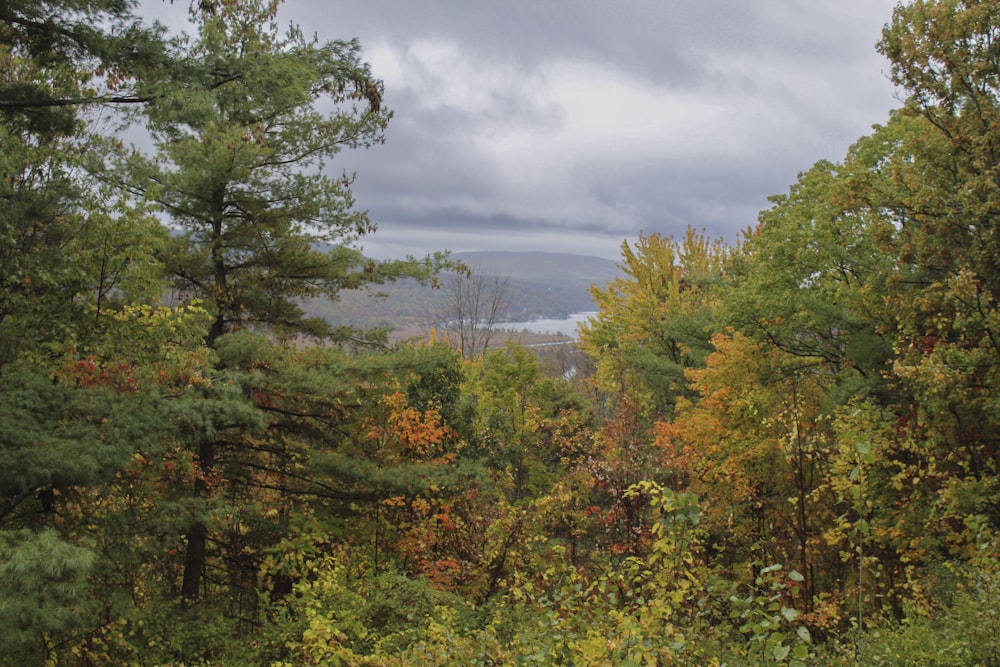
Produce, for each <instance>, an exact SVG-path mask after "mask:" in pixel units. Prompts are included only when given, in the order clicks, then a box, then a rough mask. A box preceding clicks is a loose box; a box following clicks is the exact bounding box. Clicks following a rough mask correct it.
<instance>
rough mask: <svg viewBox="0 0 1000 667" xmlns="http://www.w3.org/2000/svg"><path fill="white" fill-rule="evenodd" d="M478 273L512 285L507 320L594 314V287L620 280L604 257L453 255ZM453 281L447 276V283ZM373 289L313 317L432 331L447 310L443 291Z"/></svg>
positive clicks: (316, 304) (317, 305) (322, 305)
mask: <svg viewBox="0 0 1000 667" xmlns="http://www.w3.org/2000/svg"><path fill="white" fill-rule="evenodd" d="M452 257H453V258H455V259H458V260H460V261H462V262H463V263H465V264H466V265H467V266H468V267H469V268H470V269H471V270H472V271H473V273H476V274H480V275H486V276H499V277H502V278H507V280H508V295H507V301H508V303H509V304H510V308H509V311H508V314H507V317H506V318H505V319H506V320H507V321H525V320H533V319H538V318H560V317H566V316H567V315H569V314H571V313H579V312H585V311H588V310H594V308H595V306H594V303H593V301H592V300H591V296H590V292H589V289H590V286H591V285H593V284H597V285H604V284H606V283H607V282H608V281H610V280H613V279H614V278H616V277H617V276H619V275H620V270H619V268H618V265H617V264H616V263H615V262H612V261H610V260H607V259H602V258H600V257H588V256H583V255H570V254H564V253H550V252H463V253H456V254H454V255H452ZM447 279H448V276H443V280H447ZM379 291H381V292H384V294H385V296H383V297H376V296H374V295H373V294H372V292H371V291H369V290H350V291H347V292H344V293H342V294H341V298H340V300H339V301H337V302H330V301H321V300H316V301H313V302H310V303H309V304H307V305H306V310H307V312H308V313H309V314H310V315H313V316H317V317H322V318H324V319H326V320H327V321H329V322H331V323H333V324H346V325H351V326H356V327H362V328H372V327H386V328H390V329H394V328H401V327H407V326H414V325H416V326H426V325H428V324H431V323H433V322H434V320H435V318H436V316H437V315H439V314H440V313H441V312H443V310H444V303H443V297H442V294H441V291H440V290H434V289H431V288H428V287H422V286H420V285H418V284H417V283H416V282H414V281H412V280H404V281H401V282H399V283H396V284H394V285H385V286H383V287H381V288H379Z"/></svg>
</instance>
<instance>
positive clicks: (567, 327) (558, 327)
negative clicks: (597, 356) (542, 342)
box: [496, 311, 597, 339]
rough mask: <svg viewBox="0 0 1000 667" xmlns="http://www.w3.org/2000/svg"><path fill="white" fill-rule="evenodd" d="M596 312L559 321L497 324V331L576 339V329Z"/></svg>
mask: <svg viewBox="0 0 1000 667" xmlns="http://www.w3.org/2000/svg"><path fill="white" fill-rule="evenodd" d="M596 314H597V312H596V311H591V312H586V313H573V314H571V315H570V316H569V317H564V318H559V319H541V320H532V321H531V322H498V323H497V325H496V328H497V329H503V330H506V331H531V332H533V333H540V334H562V335H563V336H569V337H570V338H574V339H575V338H576V337H577V332H576V329H577V327H578V326H579V325H580V324H582V323H583V322H586V321H587V320H589V319H590V318H591V317H593V316H594V315H596Z"/></svg>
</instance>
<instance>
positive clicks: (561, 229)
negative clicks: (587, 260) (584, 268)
mask: <svg viewBox="0 0 1000 667" xmlns="http://www.w3.org/2000/svg"><path fill="white" fill-rule="evenodd" d="M894 4H895V0H506V1H504V2H497V1H495V0H287V1H286V3H285V5H284V6H283V8H282V16H283V18H284V19H285V20H288V21H295V22H297V23H299V24H301V25H302V27H303V28H304V29H305V31H306V32H307V33H310V32H316V33H317V34H318V36H319V37H320V39H321V40H333V39H343V38H352V37H356V38H358V39H359V40H360V42H361V45H362V49H363V55H364V57H365V59H366V60H367V61H368V62H370V63H371V66H372V69H373V71H374V73H375V75H376V76H377V77H378V78H381V79H382V80H383V81H384V83H385V88H386V95H385V101H386V104H387V106H389V107H390V108H391V109H392V110H393V111H394V112H395V117H394V119H393V120H392V122H391V123H390V126H389V129H388V132H387V141H386V144H385V145H383V146H379V147H376V148H374V149H370V150H368V151H364V152H358V153H345V154H343V155H342V159H341V160H340V161H339V163H338V164H336V165H333V166H334V168H336V169H337V170H338V172H339V170H340V169H347V170H348V171H356V172H357V176H358V178H357V182H356V185H355V194H356V196H357V201H358V206H359V207H360V208H363V209H367V210H368V211H369V212H370V214H371V216H372V218H373V219H374V220H375V221H376V222H377V223H378V225H379V231H378V232H377V233H376V234H375V235H374V236H373V237H370V238H368V239H366V240H365V241H364V243H363V245H364V247H365V249H366V251H367V252H368V253H369V254H371V255H373V256H376V257H379V258H388V257H401V256H403V255H406V254H423V253H424V252H429V251H432V250H439V249H448V250H453V251H466V250H529V249H535V250H546V251H556V252H572V253H579V254H587V255H595V256H599V257H606V258H609V259H618V258H620V245H621V243H622V242H623V241H625V240H629V241H632V240H635V239H636V238H637V237H638V235H639V233H640V232H646V233H650V232H660V233H663V234H674V235H679V234H681V233H683V231H684V229H685V228H686V227H687V226H688V225H691V226H694V227H696V228H698V229H705V230H707V231H708V232H709V233H710V234H711V235H712V236H715V237H722V238H724V239H726V240H727V241H734V240H735V239H736V238H737V236H738V233H739V231H740V230H743V229H745V228H747V227H748V226H752V225H753V224H755V222H756V218H757V213H758V212H759V211H760V210H762V209H764V208H766V207H767V206H768V202H767V197H768V196H769V195H772V194H776V193H783V192H786V191H787V190H788V188H789V186H790V185H791V184H792V183H793V182H794V181H795V178H796V175H797V174H798V173H799V172H800V171H804V170H806V169H808V168H809V167H810V166H811V165H812V164H813V163H814V162H816V161H817V160H819V159H830V160H834V161H839V160H840V159H841V158H842V157H843V156H844V154H845V153H846V151H847V148H848V147H849V146H850V145H851V144H852V143H853V142H854V141H855V140H856V139H858V138H859V137H861V136H863V135H865V134H868V133H869V132H870V129H871V126H872V124H874V123H883V122H885V120H886V119H887V117H888V112H889V110H890V109H893V108H896V107H899V106H900V105H901V102H900V101H899V96H898V92H897V91H895V90H894V89H893V87H892V85H891V83H890V82H889V81H888V78H887V75H886V74H887V71H888V64H887V63H886V61H885V60H884V59H883V58H882V57H881V56H880V55H879V54H878V53H877V52H876V50H875V46H874V45H875V43H876V42H877V41H878V39H879V37H880V32H881V28H882V26H883V25H884V24H885V23H886V22H887V21H888V20H889V18H890V16H891V14H892V8H893V6H894ZM145 6H146V7H147V11H148V12H149V14H150V16H155V17H157V18H160V19H161V20H166V22H168V23H170V24H174V25H177V22H178V21H179V19H180V18H182V17H183V16H184V14H185V8H186V3H183V2H177V3H174V4H173V5H169V4H166V3H163V2H155V1H153V2H152V4H146V5H145ZM171 12H172V13H173V15H171Z"/></svg>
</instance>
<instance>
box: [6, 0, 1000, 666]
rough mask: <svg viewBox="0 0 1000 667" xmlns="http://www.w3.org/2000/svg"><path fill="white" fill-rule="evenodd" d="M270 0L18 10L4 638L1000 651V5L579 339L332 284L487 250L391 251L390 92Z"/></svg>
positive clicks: (195, 656)
mask: <svg viewBox="0 0 1000 667" xmlns="http://www.w3.org/2000/svg"><path fill="white" fill-rule="evenodd" d="M277 11H278V2H277V0H200V1H199V2H195V3H192V5H191V9H190V12H191V17H192V26H193V28H192V34H191V35H190V36H176V35H170V34H167V33H166V32H165V30H164V29H163V28H161V27H158V26H157V25H148V24H146V23H144V22H143V21H142V20H141V19H140V18H139V17H137V15H136V14H135V7H134V5H133V3H131V2H129V1H128V0H9V1H8V2H5V3H3V5H2V6H0V36H2V39H0V65H2V71H3V77H2V80H0V141H2V150H0V175H2V178H0V201H2V206H0V269H2V270H0V665H10V666H22V665H76V666H80V665H175V666H180V665H272V666H281V665H289V666H291V665H344V666H347V665H359V666H363V665H386V666H390V667H391V666H404V665H462V666H465V665H614V666H636V667H639V666H654V665H664V666H665V665H698V666H707V665H715V666H717V667H719V666H722V665H730V666H734V665H788V666H804V665H834V666H836V665H998V664H1000V551H998V547H1000V536H998V530H1000V485H998V476H997V475H998V470H1000V304H998V300H1000V238H998V235H1000V2H997V1H996V0H912V1H911V2H907V3H901V4H899V5H898V6H897V7H896V9H895V10H894V12H893V14H892V16H891V17H887V23H886V25H885V28H884V31H883V35H882V40H881V42H880V43H879V45H878V47H877V48H878V49H879V50H880V51H881V53H883V54H884V55H885V56H886V58H887V59H888V61H889V62H890V63H891V69H890V71H889V75H890V76H891V78H892V80H893V82H894V83H895V84H896V85H897V86H899V87H900V89H901V90H902V91H905V95H904V96H902V97H901V100H900V107H899V108H898V109H897V110H895V111H893V112H892V113H891V114H890V115H889V117H888V118H887V119H886V120H885V122H884V124H881V125H876V126H873V129H872V132H871V133H870V134H868V135H867V136H863V137H860V138H859V139H858V140H857V141H856V143H854V145H853V146H852V147H851V148H850V149H849V151H848V152H847V154H846V155H845V156H843V157H842V158H840V159H839V160H838V161H823V162H819V163H817V164H815V165H813V166H811V167H808V168H807V169H805V170H804V171H803V172H802V173H801V174H800V175H799V177H798V179H797V181H796V182H795V183H793V184H791V185H790V187H789V189H788V192H787V193H785V194H781V195H778V196H775V197H773V199H772V202H771V206H770V208H768V209H767V210H765V211H763V212H762V213H761V214H760V216H759V219H758V220H757V221H755V223H754V224H749V225H748V227H747V229H746V231H745V233H744V234H743V235H742V236H741V237H740V239H739V241H738V242H737V243H726V242H723V241H722V240H716V239H712V238H710V237H709V236H708V235H707V234H705V233H703V232H700V231H698V230H696V229H690V230H688V231H687V232H686V233H685V234H681V235H680V236H678V237H676V238H675V237H668V236H662V235H658V234H648V235H643V236H641V237H639V238H637V239H629V240H626V241H624V242H623V243H622V246H621V260H620V267H621V276H620V277H619V278H616V279H614V280H612V281H610V282H607V283H606V284H595V285H594V287H593V288H592V292H593V297H594V301H595V304H596V309H597V310H598V314H597V315H596V316H595V318H594V319H593V320H592V321H591V323H590V324H589V325H587V326H585V327H584V328H583V329H582V330H581V332H580V340H579V344H578V347H577V348H576V349H574V350H573V351H572V352H571V354H572V355H574V356H573V358H572V359H570V360H568V361H567V359H565V358H563V359H555V358H554V357H552V356H551V355H549V356H546V355H539V354H536V352H534V351H532V350H529V349H527V348H524V347H519V346H517V345H513V344H511V345H505V346H502V347H493V348H489V349H485V350H478V351H476V352H475V353H474V354H464V355H463V354H462V353H461V351H458V350H455V349H453V347H452V346H450V345H449V344H448V343H447V341H446V340H444V339H443V338H442V337H440V336H434V335H431V336H429V337H428V338H427V339H426V340H417V341H410V342H406V343H398V344H397V343H393V344H390V343H389V342H388V339H387V337H386V336H385V332H380V331H360V330H354V329H351V328H350V327H346V326H343V325H341V324H338V323H337V322H327V321H324V320H322V319H318V318H310V317H307V316H306V315H305V314H304V312H303V310H302V303H303V302H304V301H306V300H308V299H314V298H319V297H322V298H336V296H337V294H338V293H340V292H341V291H343V290H349V289H354V288H357V287H360V286H364V285H374V286H378V285H384V284H389V283H391V282H393V281H396V280H403V279H415V280H418V281H421V282H424V283H428V284H434V282H435V281H436V280H437V277H438V276H439V275H440V274H441V272H444V271H450V270H455V269H460V268H461V267H458V266H456V262H455V261H454V260H453V259H452V258H451V257H450V256H449V255H448V254H447V253H446V252H441V253H438V254H434V255H431V256H428V257H411V258H406V259H401V260H398V261H391V262H378V263H376V262H372V261H369V260H367V259H366V258H365V257H364V256H363V255H362V254H361V253H360V251H358V250H357V249H356V248H357V245H356V243H357V241H358V240H359V239H361V238H363V237H365V236H367V235H369V234H372V233H377V232H376V225H375V222H376V221H373V220H370V219H369V217H368V216H367V215H366V214H365V213H363V212H361V210H359V209H358V208H356V207H355V201H354V198H353V196H352V192H351V189H352V177H351V176H350V175H348V174H340V172H339V170H338V169H336V158H337V156H338V154H339V153H340V152H341V151H344V150H354V149H363V148H365V147H368V146H372V145H375V144H378V143H379V142H381V141H383V140H384V138H385V134H384V132H385V129H386V127H387V124H388V123H390V122H391V116H392V112H391V110H389V109H388V108H386V105H385V104H384V103H383V95H384V93H385V91H384V90H383V86H382V83H381V82H380V81H379V80H378V79H377V78H376V76H375V74H374V73H373V72H372V71H371V69H370V68H369V66H368V65H367V64H366V63H365V62H364V61H363V60H362V59H361V56H360V45H359V44H358V43H357V42H356V41H352V40H345V41H335V42H329V43H326V42H319V41H317V40H316V39H313V38H310V37H309V36H307V35H305V34H304V33H303V32H302V31H301V30H299V29H298V28H296V27H295V26H291V27H284V26H283V25H281V24H280V23H279V21H278V18H277ZM140 134H141V136H144V137H146V138H147V139H146V140H145V141H144V142H131V141H128V140H127V138H128V137H129V136H139V135H140ZM133 143H135V145H133ZM331 174H337V175H331ZM362 177H363V175H362ZM359 204H360V205H361V206H362V207H363V202H361V203H359ZM567 368H571V369H572V371H573V372H567Z"/></svg>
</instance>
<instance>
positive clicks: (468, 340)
mask: <svg viewBox="0 0 1000 667" xmlns="http://www.w3.org/2000/svg"><path fill="white" fill-rule="evenodd" d="M508 285H509V280H508V279H507V278H505V277H502V276H494V275H489V274H487V273H485V272H483V271H481V270H480V269H471V270H468V271H467V272H465V273H455V274H452V275H451V276H450V277H449V278H448V280H446V281H445V283H444V286H443V288H442V290H443V295H442V296H443V300H444V305H443V306H442V311H441V313H440V314H439V316H438V320H439V321H441V322H442V324H443V326H444V329H445V331H446V332H447V335H448V338H449V339H452V338H453V337H454V338H455V339H457V340H455V341H454V344H456V345H457V346H458V349H459V351H460V352H461V353H462V356H463V357H464V358H465V359H476V358H479V357H481V356H483V355H484V354H486V350H487V349H488V348H489V346H490V342H492V340H493V336H494V334H495V333H496V325H497V323H498V322H499V321H500V318H502V317H503V316H504V315H505V314H506V312H507V308H508V307H509V303H508V299H509V295H508Z"/></svg>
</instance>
